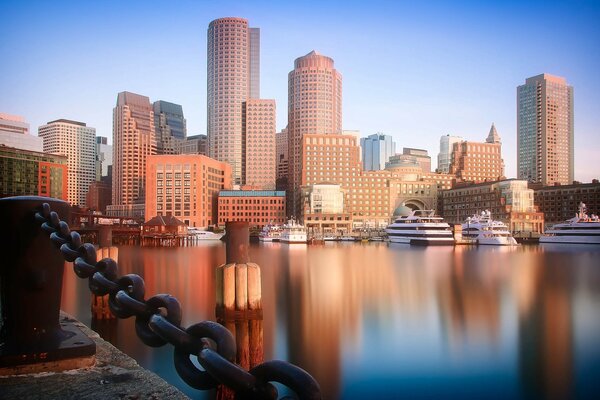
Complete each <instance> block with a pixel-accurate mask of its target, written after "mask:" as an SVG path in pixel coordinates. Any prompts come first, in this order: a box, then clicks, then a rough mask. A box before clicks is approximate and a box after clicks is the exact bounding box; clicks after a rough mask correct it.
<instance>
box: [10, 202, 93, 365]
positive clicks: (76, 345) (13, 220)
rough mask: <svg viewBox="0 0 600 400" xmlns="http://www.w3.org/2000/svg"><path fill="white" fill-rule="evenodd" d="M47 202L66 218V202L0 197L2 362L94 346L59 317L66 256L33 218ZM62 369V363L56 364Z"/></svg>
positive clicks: (89, 351) (89, 352)
mask: <svg viewBox="0 0 600 400" xmlns="http://www.w3.org/2000/svg"><path fill="white" fill-rule="evenodd" d="M43 203H49V204H50V206H51V208H52V209H53V210H54V211H56V212H58V214H59V215H60V217H61V219H65V220H68V218H69V213H70V206H69V204H68V203H67V202H65V201H62V200H57V199H50V198H47V197H37V196H22V197H7V198H4V199H0V221H2V228H1V229H0V243H1V244H2V247H3V248H5V249H8V251H6V252H4V253H3V255H2V257H3V260H2V263H1V264H0V265H1V266H0V296H1V300H0V314H1V318H0V321H1V322H0V323H1V324H2V326H1V330H0V343H1V345H0V367H12V366H17V365H20V364H31V363H40V362H50V361H56V360H63V359H69V358H76V357H89V356H93V354H95V351H96V347H95V344H94V342H93V341H91V340H90V339H89V338H87V336H85V335H83V333H81V331H79V330H78V328H76V327H75V326H74V325H73V324H69V323H68V322H66V321H60V322H59V313H60V299H61V293H62V278H63V271H64V268H65V260H64V258H63V256H62V254H61V252H60V250H59V249H57V248H56V247H55V246H54V244H53V243H52V242H51V241H50V238H49V237H48V235H47V234H46V233H45V232H44V231H42V229H41V225H40V223H39V222H38V221H36V219H35V212H36V210H41V205H42V204H43ZM56 368H57V369H60V368H61V367H60V366H56Z"/></svg>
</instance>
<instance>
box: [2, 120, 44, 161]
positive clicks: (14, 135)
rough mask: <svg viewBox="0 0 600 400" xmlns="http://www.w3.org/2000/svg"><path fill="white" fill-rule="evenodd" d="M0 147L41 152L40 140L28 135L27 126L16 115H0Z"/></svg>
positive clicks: (42, 145)
mask: <svg viewBox="0 0 600 400" xmlns="http://www.w3.org/2000/svg"><path fill="white" fill-rule="evenodd" d="M0 146H7V147H13V148H15V149H21V150H29V151H37V152H42V151H43V150H44V144H43V141H42V138H40V137H38V136H33V135H31V134H30V133H29V124H28V123H27V122H26V121H25V119H24V118H23V117H21V116H18V115H10V114H4V113H0Z"/></svg>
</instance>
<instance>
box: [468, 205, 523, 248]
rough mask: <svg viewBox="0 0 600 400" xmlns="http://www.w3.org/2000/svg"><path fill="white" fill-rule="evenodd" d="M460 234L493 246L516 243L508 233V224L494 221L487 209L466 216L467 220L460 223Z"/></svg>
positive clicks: (479, 242) (478, 242)
mask: <svg viewBox="0 0 600 400" xmlns="http://www.w3.org/2000/svg"><path fill="white" fill-rule="evenodd" d="M462 236H463V238H465V239H472V240H473V241H474V242H476V243H477V244H490V245H495V246H514V245H517V244H518V243H517V241H516V240H515V238H513V237H512V235H511V234H510V231H509V230H508V226H506V224H505V223H504V222H502V221H494V220H493V219H492V213H491V211H489V210H485V211H482V212H481V214H479V215H474V216H472V217H469V218H467V221H466V222H465V223H464V224H462Z"/></svg>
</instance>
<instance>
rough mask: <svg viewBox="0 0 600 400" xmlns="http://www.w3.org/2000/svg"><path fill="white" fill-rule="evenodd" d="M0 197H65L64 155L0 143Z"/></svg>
mask: <svg viewBox="0 0 600 400" xmlns="http://www.w3.org/2000/svg"><path fill="white" fill-rule="evenodd" d="M0 171H2V173H0V197H10V196H44V197H54V198H56V199H61V200H68V192H67V183H68V172H67V171H68V167H67V156H62V155H54V154H46V153H40V152H36V151H30V150H23V149H16V148H14V147H8V146H0Z"/></svg>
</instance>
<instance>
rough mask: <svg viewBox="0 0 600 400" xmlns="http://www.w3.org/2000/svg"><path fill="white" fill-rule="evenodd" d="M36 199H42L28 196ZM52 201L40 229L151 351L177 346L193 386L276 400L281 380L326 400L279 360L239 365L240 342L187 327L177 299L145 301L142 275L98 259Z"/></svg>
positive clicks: (213, 327)
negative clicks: (194, 359)
mask: <svg viewBox="0 0 600 400" xmlns="http://www.w3.org/2000/svg"><path fill="white" fill-rule="evenodd" d="M13 199H15V200H18V199H17V198H13ZM35 199H38V200H39V199H40V198H31V197H30V198H24V200H29V201H32V200H35ZM47 200H48V199H47ZM25 203H26V204H27V201H25ZM49 203H50V202H44V203H42V204H41V206H40V207H38V209H36V210H35V214H34V216H33V218H34V219H35V222H36V223H37V224H38V226H41V229H42V230H43V231H44V232H45V233H46V234H47V235H49V237H50V241H51V242H52V243H53V244H54V246H55V247H56V248H58V249H60V252H61V253H62V256H63V257H64V259H65V260H66V261H69V262H72V263H73V269H74V271H75V273H76V274H77V276H78V277H80V278H82V279H88V280H89V288H90V290H91V291H92V293H94V294H95V295H99V296H104V295H109V307H110V310H111V312H112V314H114V315H115V316H116V317H118V318H129V317H135V331H136V334H137V336H138V337H139V338H140V339H141V340H142V342H144V343H145V344H146V345H148V346H151V347H160V346H164V345H165V344H167V343H169V344H171V345H173V347H174V365H175V369H176V370H177V373H178V374H179V376H180V377H181V378H182V379H183V381H185V382H186V383H187V384H188V385H190V386H191V387H193V388H196V389H200V390H207V389H212V388H215V387H217V386H218V385H220V384H222V385H225V386H227V387H229V388H230V389H232V390H233V391H234V392H235V394H236V398H243V399H276V398H277V397H278V391H277V389H276V387H275V386H274V385H273V384H271V383H270V382H278V383H281V384H283V385H285V386H287V387H288V388H289V389H291V390H292V391H294V392H295V393H296V394H297V395H298V397H299V398H301V399H321V392H320V388H319V384H318V383H317V382H316V381H315V379H314V378H313V377H312V376H311V375H310V374H308V373H307V372H306V371H304V370H303V369H301V368H299V367H297V366H295V365H293V364H290V363H288V362H285V361H278V360H273V361H267V362H264V363H262V364H259V365H257V366H255V367H254V368H252V369H250V370H249V371H246V370H245V369H243V368H241V367H240V366H238V365H236V364H235V362H234V361H235V356H236V344H235V339H234V337H233V335H232V334H231V332H229V331H228V330H227V329H226V328H225V327H224V326H222V325H220V324H218V323H216V322H212V321H203V322H199V323H196V324H193V325H191V326H189V327H187V328H184V327H182V326H181V316H182V312H181V305H180V303H179V301H178V300H177V299H176V298H175V297H173V296H171V295H169V294H157V295H154V296H152V297H150V298H148V299H145V294H146V293H145V285H144V280H143V279H142V278H141V277H140V276H139V275H136V274H127V275H124V276H120V277H119V275H118V265H117V262H116V261H114V260H113V259H111V258H103V259H101V260H97V255H96V249H95V247H94V245H92V244H90V243H82V240H81V236H80V235H79V234H78V233H77V232H75V231H71V230H70V229H69V226H68V224H67V223H66V222H64V221H61V219H60V217H59V215H58V214H57V213H56V212H55V211H52V209H51V207H50V204H49ZM61 203H62V202H61ZM38 204H39V203H38ZM38 229H39V228H38ZM59 297H60V291H59ZM27 317H28V318H36V317H37V316H35V317H34V316H31V315H30V316H27ZM191 355H193V356H197V358H198V362H199V364H200V365H201V366H202V368H203V369H204V370H202V369H199V368H197V367H196V366H195V365H194V363H192V361H191V360H190V356H191Z"/></svg>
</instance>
